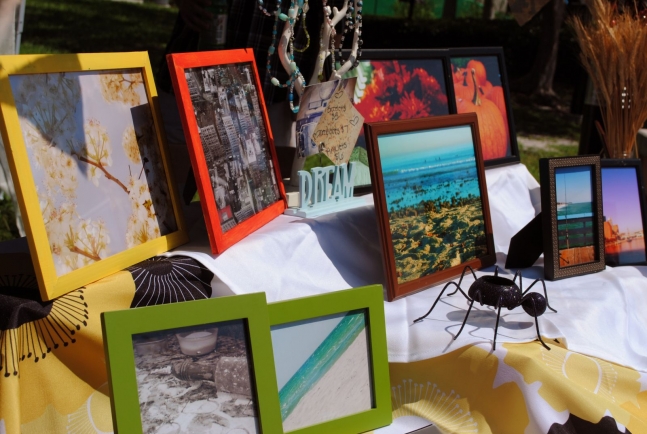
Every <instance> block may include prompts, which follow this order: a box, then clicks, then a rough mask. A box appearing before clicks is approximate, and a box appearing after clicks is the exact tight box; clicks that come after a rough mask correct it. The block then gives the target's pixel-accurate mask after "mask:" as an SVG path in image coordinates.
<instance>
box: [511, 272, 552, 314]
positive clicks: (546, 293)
mask: <svg viewBox="0 0 647 434" xmlns="http://www.w3.org/2000/svg"><path fill="white" fill-rule="evenodd" d="M518 272H519V271H517V273H518ZM519 276H520V277H519V289H521V290H522V291H523V293H522V294H521V295H522V296H524V295H526V294H527V293H528V291H530V288H532V287H533V286H535V283H537V282H541V284H542V286H543V287H544V297H546V306H547V307H548V309H550V310H552V311H553V312H555V313H557V311H556V310H555V309H553V308H552V307H550V304H548V292H546V282H544V279H535V281H534V282H532V284H530V286H529V287H528V289H526V290H525V291H524V290H523V288H522V287H521V275H519Z"/></svg>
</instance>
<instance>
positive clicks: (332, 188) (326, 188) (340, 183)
mask: <svg viewBox="0 0 647 434" xmlns="http://www.w3.org/2000/svg"><path fill="white" fill-rule="evenodd" d="M356 165H357V163H355V162H352V163H350V164H346V163H344V164H340V165H338V166H326V167H313V168H312V169H310V172H307V171H305V170H299V172H298V177H299V206H298V207H296V208H288V209H287V210H286V211H285V214H288V215H295V216H298V217H318V216H320V215H324V214H329V213H332V212H338V211H343V210H345V209H349V208H354V207H356V206H358V205H361V204H362V203H364V201H363V200H362V199H360V198H355V197H353V191H354V188H355V173H356Z"/></svg>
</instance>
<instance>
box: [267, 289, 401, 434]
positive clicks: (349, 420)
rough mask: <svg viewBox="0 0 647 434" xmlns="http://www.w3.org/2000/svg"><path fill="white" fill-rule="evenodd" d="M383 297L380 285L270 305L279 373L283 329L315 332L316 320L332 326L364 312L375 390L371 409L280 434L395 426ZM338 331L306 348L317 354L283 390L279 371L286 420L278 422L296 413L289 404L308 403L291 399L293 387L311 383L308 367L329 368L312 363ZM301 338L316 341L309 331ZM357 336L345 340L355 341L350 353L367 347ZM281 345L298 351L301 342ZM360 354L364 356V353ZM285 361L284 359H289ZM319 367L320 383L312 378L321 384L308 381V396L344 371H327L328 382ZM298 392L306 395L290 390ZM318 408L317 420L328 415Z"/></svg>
mask: <svg viewBox="0 0 647 434" xmlns="http://www.w3.org/2000/svg"><path fill="white" fill-rule="evenodd" d="M383 297H384V296H383V289H382V285H371V286H365V287H361V288H355V289H348V290H343V291H336V292H332V293H328V294H322V295H315V296H311V297H304V298H299V299H293V300H287V301H280V302H275V303H270V304H269V305H268V309H269V314H270V328H271V329H272V333H273V335H272V341H273V342H272V345H273V347H274V357H275V360H274V361H275V365H276V366H278V367H279V368H281V358H280V357H277V351H282V350H281V349H280V348H279V346H278V342H277V339H278V338H277V335H276V334H274V333H275V332H276V331H277V330H278V329H279V328H285V327H286V326H287V327H288V328H290V327H292V325H299V326H300V325H306V326H311V325H312V324H313V322H312V321H313V320H314V321H315V322H316V319H317V318H321V317H326V318H325V320H328V319H329V318H330V317H335V316H340V315H339V314H342V315H343V314H344V313H347V315H345V316H344V317H345V318H348V317H349V316H350V315H357V312H358V311H359V312H362V311H363V314H364V315H363V317H364V322H363V325H364V326H365V331H366V332H367V333H365V334H364V335H365V336H366V343H365V347H364V348H366V350H367V354H368V357H367V358H366V359H367V361H368V371H369V373H368V381H369V384H370V386H371V392H372V393H371V396H370V399H371V400H372V402H371V408H370V409H367V410H363V411H360V412H358V413H354V414H350V415H344V416H341V417H338V418H335V419H331V420H327V421H324V422H315V423H314V424H312V425H308V426H303V427H299V428H294V429H286V428H285V426H284V425H282V428H283V430H282V431H277V432H283V433H289V434H327V433H332V432H334V433H336V434H344V433H348V434H350V433H358V432H366V431H370V430H373V429H376V428H379V427H382V426H386V425H389V424H390V423H391V422H392V412H391V385H390V382H389V364H388V357H387V344H386V323H385V317H384V298H383ZM342 322H343V321H340V322H339V324H342ZM335 330H340V326H339V325H338V326H336V327H335ZM335 330H333V331H332V332H330V334H327V333H326V335H327V338H326V339H324V340H323V342H321V343H319V342H318V341H315V342H314V344H313V343H312V342H308V344H310V348H313V347H316V350H314V352H312V353H311V354H312V355H311V356H310V357H309V358H308V360H306V362H304V363H303V364H301V363H300V362H298V363H297V365H298V366H300V367H299V368H298V370H297V371H296V372H294V368H293V370H292V372H294V374H293V375H292V372H290V374H288V376H289V377H290V379H289V380H288V381H287V382H285V386H283V387H279V384H280V383H281V373H280V372H278V371H277V375H276V378H277V388H278V389H280V390H279V395H280V398H279V400H280V405H281V406H282V408H281V411H282V416H281V417H280V419H281V420H283V413H286V412H287V411H292V408H294V407H291V408H290V410H286V409H287V408H288V407H289V406H291V404H293V403H294V402H295V401H296V399H299V400H300V399H301V397H303V398H304V399H306V398H307V397H306V395H304V394H303V392H301V393H302V394H301V396H300V397H297V398H294V399H293V396H294V394H291V393H290V392H291V390H290V389H291V388H290V382H292V381H293V380H294V379H295V378H298V381H302V379H303V378H304V377H305V378H307V377H308V369H307V368H305V369H304V367H306V366H307V365H308V364H309V361H312V362H311V363H310V365H311V366H312V365H315V364H318V365H319V366H320V365H322V364H325V362H322V361H321V359H320V358H319V359H318V360H316V361H313V360H314V358H317V354H322V350H321V349H322V348H324V347H326V341H327V340H328V338H329V337H330V336H333V335H335V333H336V332H335ZM301 334H302V335H303V336H304V340H306V341H307V340H308V339H309V338H310V337H312V336H313V334H312V333H311V331H310V330H302V333H301ZM349 334H350V333H349ZM284 336H285V335H284ZM293 336H294V335H293ZM293 336H292V337H293ZM356 336H357V337H356V338H351V339H348V338H346V341H350V340H352V339H355V340H354V341H353V344H348V345H349V346H348V347H346V348H350V347H351V346H354V345H364V343H363V342H360V339H358V338H359V337H360V336H359V335H356ZM312 339H313V340H314V339H315V338H314V337H313V338H312ZM342 339H344V338H342ZM283 341H284V342H286V343H287V344H288V345H296V346H297V347H298V345H299V343H298V340H297V339H288V338H287V336H286V337H285V339H283ZM336 346H337V345H334V347H336ZM340 346H342V345H340ZM360 348H361V347H360ZM329 349H330V346H328V347H327V348H326V350H329ZM297 351H301V352H304V351H303V350H302V349H300V348H297ZM360 351H362V350H361V349H360ZM344 352H345V354H347V353H346V352H350V350H344ZM305 354H306V355H307V354H310V350H305ZM282 355H283V356H285V354H282ZM342 357H344V356H339V359H335V360H341V358H342ZM291 358H292V355H288V356H287V357H286V360H288V359H291ZM330 363H333V362H330ZM335 363H336V362H335ZM319 366H318V367H316V368H315V370H316V371H319V372H317V373H318V374H319V376H318V377H317V376H316V375H317V374H314V376H315V377H316V378H318V379H317V380H316V381H317V382H316V383H315V382H314V381H315V380H312V375H310V379H309V380H308V379H306V380H303V381H304V382H306V383H307V384H309V386H310V387H309V390H312V391H314V390H316V389H317V387H318V384H319V382H320V381H323V379H325V378H328V379H330V376H331V373H332V372H335V371H334V369H337V370H339V369H340V368H339V366H340V365H337V367H335V365H332V367H331V368H330V369H328V370H327V373H326V374H325V375H327V376H328V377H326V376H324V374H323V373H321V372H320V371H321V369H320V368H319ZM329 366H331V365H329ZM300 372H304V373H305V375H300V374H299V373H300ZM336 372H339V371H336ZM332 381H334V379H333V380H331V382H332ZM286 389H287V390H286ZM297 389H303V387H299V385H298V384H295V385H294V388H293V389H292V390H297ZM286 391H287V393H286ZM308 393H309V392H308ZM315 393H316V392H315ZM291 395H292V397H291ZM334 395H337V396H339V395H345V394H344V393H341V392H340V393H337V394H334ZM286 396H287V398H286ZM284 398H285V399H284ZM312 399H314V400H316V398H315V397H313V398H312ZM281 400H283V401H281ZM316 402H317V408H316V413H317V417H319V416H320V414H321V413H325V412H326V409H325V403H324V402H323V401H319V400H316ZM295 405H296V404H295ZM296 411H297V410H296V409H295V412H296ZM313 413H315V411H313ZM286 421H287V418H286Z"/></svg>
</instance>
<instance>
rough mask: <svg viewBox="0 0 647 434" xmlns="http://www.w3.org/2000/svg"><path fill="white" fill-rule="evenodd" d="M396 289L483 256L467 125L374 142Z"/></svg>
mask: <svg viewBox="0 0 647 434" xmlns="http://www.w3.org/2000/svg"><path fill="white" fill-rule="evenodd" d="M378 146H379V151H380V160H381V166H382V178H383V181H384V191H385V196H386V207H387V211H388V215H389V226H390V231H391V239H392V243H393V253H394V257H395V264H396V270H397V276H398V283H399V284H401V283H405V282H408V281H411V280H415V279H417V278H420V277H423V276H426V275H429V274H432V273H435V272H437V271H440V270H444V269H447V268H451V267H453V266H457V265H459V264H461V263H463V262H466V261H469V260H472V259H476V258H478V257H480V256H482V255H485V254H487V241H486V235H485V221H484V217H483V203H482V200H481V193H480V187H479V181H478V171H477V161H476V158H475V153H474V141H473V138H472V130H471V127H470V126H469V125H465V126H457V127H449V128H438V129H433V130H423V131H414V132H408V133H403V134H402V133H398V134H384V135H380V136H378Z"/></svg>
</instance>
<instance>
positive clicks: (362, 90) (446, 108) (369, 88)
mask: <svg viewBox="0 0 647 434" xmlns="http://www.w3.org/2000/svg"><path fill="white" fill-rule="evenodd" d="M448 53H449V52H448V51H447V50H438V49H432V50H430V49H422V50H420V49H419V50H363V51H362V58H361V59H360V61H359V65H358V66H357V68H353V69H352V70H351V71H349V72H348V73H347V74H346V75H345V76H344V77H345V78H346V77H357V81H356V83H355V90H354V93H353V103H354V104H355V108H356V109H357V110H358V111H359V112H360V113H361V114H362V116H364V119H365V121H366V122H380V121H393V120H401V119H418V118H423V117H428V116H442V115H448V114H452V113H456V105H455V103H454V94H453V93H452V92H453V91H452V86H451V84H450V80H449V79H448V77H450V69H449V57H448ZM350 161H354V162H356V163H357V166H356V175H355V191H356V192H359V193H360V194H361V193H362V192H369V191H370V189H371V178H370V171H369V168H368V159H367V157H366V140H365V138H364V134H363V133H362V132H361V131H360V135H359V137H358V138H357V143H356V144H355V148H354V149H353V153H352V154H351V157H350Z"/></svg>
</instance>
